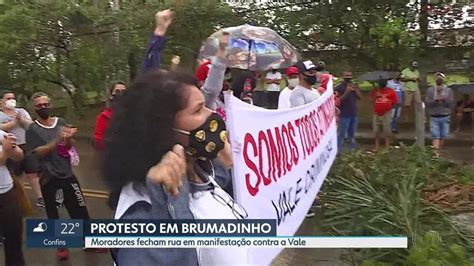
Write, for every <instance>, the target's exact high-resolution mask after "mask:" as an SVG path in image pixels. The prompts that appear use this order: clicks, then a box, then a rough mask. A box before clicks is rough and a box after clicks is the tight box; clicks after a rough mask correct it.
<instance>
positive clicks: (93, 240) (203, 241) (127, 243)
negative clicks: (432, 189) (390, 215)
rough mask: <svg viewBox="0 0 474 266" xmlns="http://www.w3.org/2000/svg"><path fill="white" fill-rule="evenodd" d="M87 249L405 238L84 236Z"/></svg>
mask: <svg viewBox="0 0 474 266" xmlns="http://www.w3.org/2000/svg"><path fill="white" fill-rule="evenodd" d="M85 247H86V248H407V247H408V239H407V237H392V236H389V237H339V236H335V237H320V236H301V237H300V236H273V237H266V236H262V237H200V236H193V237H139V236H135V237H86V238H85Z"/></svg>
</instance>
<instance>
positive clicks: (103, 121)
mask: <svg viewBox="0 0 474 266" xmlns="http://www.w3.org/2000/svg"><path fill="white" fill-rule="evenodd" d="M111 118H112V108H106V109H105V110H104V111H102V113H100V114H99V116H97V123H96V126H95V134H94V135H95V136H94V137H95V138H94V139H95V147H96V149H98V150H104V148H105V134H107V130H108V129H109V126H110V119H111Z"/></svg>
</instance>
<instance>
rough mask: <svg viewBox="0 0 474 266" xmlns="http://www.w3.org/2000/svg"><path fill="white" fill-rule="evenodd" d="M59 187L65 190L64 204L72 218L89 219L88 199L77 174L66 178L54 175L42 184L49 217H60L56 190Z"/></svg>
mask: <svg viewBox="0 0 474 266" xmlns="http://www.w3.org/2000/svg"><path fill="white" fill-rule="evenodd" d="M58 189H62V190H63V195H64V205H65V206H66V209H67V211H68V213H69V216H70V217H71V219H89V212H88V211H87V206H86V201H85V198H84V195H83V194H82V190H81V187H80V185H79V182H78V181H77V178H76V177H75V176H73V177H70V178H66V179H60V178H54V177H53V178H51V179H50V180H48V182H47V183H46V184H44V185H41V192H42V193H43V199H44V205H45V206H46V215H47V216H48V219H59V214H58V209H57V207H56V191H57V190H58Z"/></svg>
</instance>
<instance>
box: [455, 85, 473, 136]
mask: <svg viewBox="0 0 474 266" xmlns="http://www.w3.org/2000/svg"><path fill="white" fill-rule="evenodd" d="M469 116H471V126H472V128H474V101H472V100H471V99H469V94H465V95H463V99H462V100H460V101H459V102H457V103H456V132H459V131H460V129H461V122H462V120H463V119H464V118H469Z"/></svg>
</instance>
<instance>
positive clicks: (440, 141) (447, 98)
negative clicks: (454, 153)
mask: <svg viewBox="0 0 474 266" xmlns="http://www.w3.org/2000/svg"><path fill="white" fill-rule="evenodd" d="M435 78H436V85H434V86H433V87H430V88H428V92H427V93H426V99H425V102H426V107H427V109H428V113H429V115H430V130H431V138H432V141H433V147H434V148H435V149H437V150H440V149H442V148H443V145H444V140H445V139H446V138H447V137H448V135H449V124H450V121H451V112H452V107H453V104H454V97H453V91H452V90H451V88H449V87H448V86H446V84H445V82H444V81H445V79H446V75H445V74H443V73H441V72H438V73H436V74H435Z"/></svg>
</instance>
